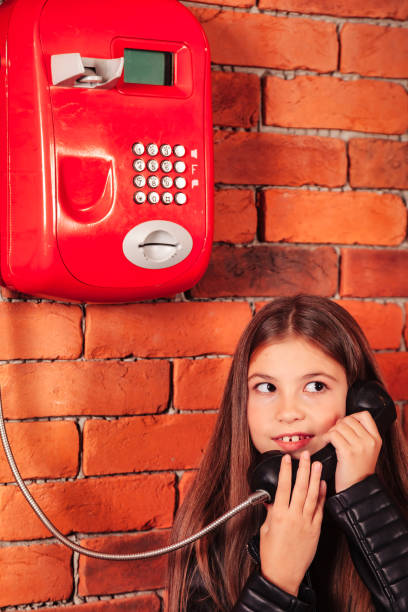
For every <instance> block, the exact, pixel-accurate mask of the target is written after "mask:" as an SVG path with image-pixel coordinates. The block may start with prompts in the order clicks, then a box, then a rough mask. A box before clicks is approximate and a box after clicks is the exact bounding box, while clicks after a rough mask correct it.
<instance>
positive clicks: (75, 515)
mask: <svg viewBox="0 0 408 612" xmlns="http://www.w3.org/2000/svg"><path fill="white" fill-rule="evenodd" d="M29 489H30V491H31V494H32V495H33V497H34V499H35V500H36V501H37V503H38V505H39V506H40V507H41V508H42V510H43V511H44V512H45V514H46V515H47V516H48V517H49V518H50V520H51V521H52V522H54V523H55V525H56V526H57V527H58V529H59V530H60V531H62V532H63V533H70V532H75V531H78V532H80V533H95V532H98V531H130V530H132V529H146V528H155V527H156V528H165V527H170V525H171V523H172V519H173V508H174V476H173V475H171V474H152V475H143V476H141V475H135V476H116V477H115V478H92V479H80V480H76V481H74V482H52V483H47V484H35V485H30V487H29ZM0 511H1V516H2V521H1V523H0V539H1V540H22V539H23V540H31V539H36V538H45V537H49V536H50V533H49V531H48V530H47V529H46V528H45V527H44V525H43V524H42V523H41V522H40V520H39V519H38V518H37V516H36V515H35V514H34V512H33V511H32V510H31V508H30V506H29V505H28V503H27V502H26V500H25V499H24V497H23V495H22V494H21V492H20V489H19V488H18V487H17V486H8V487H0Z"/></svg>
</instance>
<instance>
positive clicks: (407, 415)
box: [402, 404, 408, 442]
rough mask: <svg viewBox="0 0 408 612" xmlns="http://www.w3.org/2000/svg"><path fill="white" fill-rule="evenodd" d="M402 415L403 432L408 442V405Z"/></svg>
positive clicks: (405, 405)
mask: <svg viewBox="0 0 408 612" xmlns="http://www.w3.org/2000/svg"><path fill="white" fill-rule="evenodd" d="M402 414H403V421H402V426H403V432H404V435H405V438H406V440H407V442H408V404H404V407H403V413H402Z"/></svg>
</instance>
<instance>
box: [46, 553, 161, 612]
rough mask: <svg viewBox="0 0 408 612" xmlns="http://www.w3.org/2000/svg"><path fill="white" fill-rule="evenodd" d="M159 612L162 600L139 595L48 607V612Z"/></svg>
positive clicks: (154, 596) (153, 596)
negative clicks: (62, 611)
mask: <svg viewBox="0 0 408 612" xmlns="http://www.w3.org/2000/svg"><path fill="white" fill-rule="evenodd" d="M105 563H106V561H105ZM61 610H66V612H75V611H77V612H110V610H112V612H159V610H160V599H159V598H158V597H157V596H156V595H145V594H143V595H137V596H136V597H119V598H115V599H109V601H95V602H92V603H85V604H80V605H78V606H55V607H54V606H53V607H52V608H48V607H47V612H58V611H61Z"/></svg>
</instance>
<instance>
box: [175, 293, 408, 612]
mask: <svg viewBox="0 0 408 612" xmlns="http://www.w3.org/2000/svg"><path fill="white" fill-rule="evenodd" d="M371 380H375V381H379V382H381V376H380V374H379V371H378V368H377V365H376V363H375V360H374V357H373V355H372V353H371V351H370V348H369V346H368V343H367V340H366V338H365V336H364V334H363V332H362V331H361V329H360V328H359V326H358V325H357V323H356V322H355V321H354V319H353V318H352V317H351V316H350V315H349V314H348V313H347V312H346V311H345V310H344V309H343V308H341V307H340V306H338V305H337V304H335V303H334V302H332V301H330V300H328V299H325V298H320V297H313V296H297V297H293V298H281V299H276V300H275V301H274V302H272V303H270V304H268V305H267V306H265V307H264V308H263V309H262V310H260V311H259V312H258V314H257V315H256V316H255V317H254V318H253V320H252V321H251V323H250V324H249V326H248V327H247V329H246V330H245V332H244V333H243V335H242V337H241V340H240V342H239V344H238V347H237V350H236V353H235V356H234V360H233V364H232V367H231V371H230V375H229V378H228V382H227V385H226V389H225V393H224V398H223V402H222V405H221V409H220V411H219V415H218V420H217V424H216V427H215V431H214V434H213V436H212V439H211V441H210V443H209V446H208V449H207V451H206V453H205V456H204V458H203V461H202V464H201V467H200V470H199V472H198V474H197V477H196V479H195V482H194V484H193V486H192V487H191V489H190V490H189V492H188V494H187V496H186V499H185V501H184V503H183V505H182V507H181V509H180V511H179V513H178V515H177V517H176V521H175V525H174V529H173V541H178V540H180V539H183V538H185V537H188V536H189V535H191V534H192V533H194V532H196V531H198V530H199V529H201V528H202V527H203V526H205V525H207V524H208V523H209V522H211V521H213V520H214V519H215V518H217V517H218V516H220V515H221V514H223V513H224V512H226V511H227V510H228V509H230V508H232V507H233V506H235V505H236V504H238V503H239V502H241V501H243V500H244V499H245V498H246V497H247V496H248V495H249V494H250V489H249V485H248V480H247V473H248V470H249V469H250V466H251V465H253V464H254V462H256V459H257V458H259V457H260V454H261V453H264V452H266V451H270V450H279V451H281V452H282V453H284V457H283V459H282V462H281V466H280V472H279V481H278V487H277V490H276V496H275V500H274V503H273V504H269V505H267V506H265V507H263V506H262V505H261V506H256V507H253V508H250V509H249V510H246V511H244V512H241V513H240V514H238V515H236V516H235V517H234V518H233V519H231V520H230V521H229V522H228V523H226V524H224V525H223V526H222V527H221V528H219V529H218V530H216V531H214V532H212V533H211V534H210V535H208V536H206V537H205V538H202V539H201V540H199V541H197V542H196V543H195V544H194V545H192V546H190V547H188V548H184V549H181V550H179V551H177V552H176V553H174V554H173V555H172V557H171V558H170V562H169V611H170V612H219V611H222V612H229V611H231V610H234V612H259V611H261V610H262V611H269V610H272V611H284V610H290V611H293V612H303V611H304V612H310V611H312V610H317V611H319V612H347V611H350V612H369V611H376V612H379V611H385V610H393V611H394V610H395V611H396V610H398V611H402V610H408V524H407V518H408V517H407V513H408V503H407V502H408V483H407V476H406V474H407V465H408V463H407V460H406V458H407V455H406V451H405V444H404V440H403V437H402V434H401V431H400V426H399V425H398V424H397V423H396V422H394V424H393V425H392V426H391V427H390V429H389V430H388V432H387V433H386V435H385V438H384V440H382V439H381V437H380V435H379V433H378V429H377V426H376V424H375V421H374V419H373V417H372V416H371V414H370V413H369V412H368V411H363V412H357V413H355V414H346V397H347V392H348V389H349V388H350V387H351V385H353V383H355V382H356V381H361V382H364V381H371ZM329 442H330V443H331V444H332V445H333V446H334V448H335V450H336V455H337V466H336V470H335V474H334V476H333V478H332V479H331V480H329V482H328V483H327V487H326V483H325V481H323V480H321V479H320V475H321V464H320V463H319V462H318V461H314V460H313V455H314V453H316V452H317V451H319V450H320V449H322V448H323V447H324V446H326V445H327V444H328V443H329ZM290 456H292V457H294V458H296V459H299V469H298V471H297V476H296V482H295V485H294V488H293V491H292V493H291V470H292V466H291V459H290ZM326 489H327V491H326Z"/></svg>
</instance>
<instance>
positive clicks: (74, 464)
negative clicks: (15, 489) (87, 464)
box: [0, 421, 79, 482]
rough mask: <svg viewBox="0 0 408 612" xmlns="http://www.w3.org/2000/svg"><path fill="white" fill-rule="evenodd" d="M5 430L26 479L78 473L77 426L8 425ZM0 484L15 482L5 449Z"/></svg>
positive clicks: (0, 459) (0, 458) (1, 454)
mask: <svg viewBox="0 0 408 612" xmlns="http://www.w3.org/2000/svg"><path fill="white" fill-rule="evenodd" d="M6 430H7V436H8V439H9V442H10V447H11V449H12V452H13V455H14V458H15V460H16V463H17V466H18V469H19V471H20V473H21V475H22V477H23V478H69V477H73V476H75V475H76V474H77V471H78V453H79V438H78V431H77V428H76V425H75V423H72V422H71V423H69V422H68V423H64V422H60V421H58V422H51V423H50V422H39V423H7V424H6ZM0 481H1V482H10V481H14V476H13V475H12V473H11V470H10V468H9V465H8V463H7V460H6V456H5V454H4V450H3V446H1V450H0Z"/></svg>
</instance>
